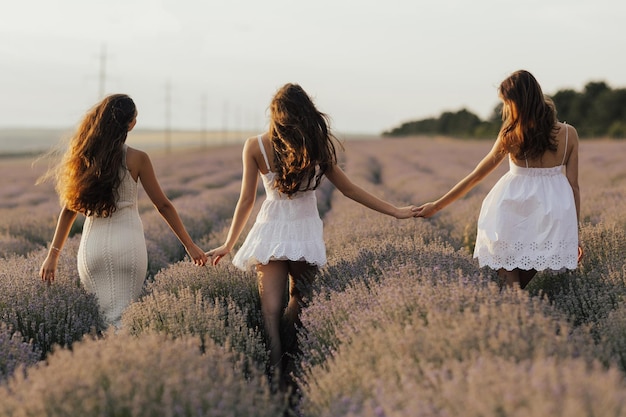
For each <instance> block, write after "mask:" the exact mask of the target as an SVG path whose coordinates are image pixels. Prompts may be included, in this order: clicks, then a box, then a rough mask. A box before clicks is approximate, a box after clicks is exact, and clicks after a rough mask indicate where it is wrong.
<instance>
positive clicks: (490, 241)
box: [419, 70, 582, 288]
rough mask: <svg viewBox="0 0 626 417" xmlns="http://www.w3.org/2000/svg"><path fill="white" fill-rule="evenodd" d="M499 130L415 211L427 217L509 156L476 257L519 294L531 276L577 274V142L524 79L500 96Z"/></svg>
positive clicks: (517, 76)
mask: <svg viewBox="0 0 626 417" xmlns="http://www.w3.org/2000/svg"><path fill="white" fill-rule="evenodd" d="M499 96H500V99H501V100H502V103H503V108H502V120H503V123H502V127H501V129H500V133H499V135H498V138H497V139H496V142H495V144H494V145H493V147H492V149H491V151H490V152H489V153H488V154H487V156H485V157H484V158H483V160H482V161H481V162H480V163H479V164H478V165H477V166H476V168H475V169H474V170H473V171H472V172H471V173H470V174H469V175H468V176H466V177H465V178H464V179H463V180H461V181H460V182H459V183H458V184H456V185H455V186H454V187H453V188H452V189H451V190H450V191H449V192H448V193H446V194H445V195H444V196H443V197H441V198H440V199H438V200H436V201H434V202H431V203H427V204H424V205H422V206H420V208H419V216H420V217H430V216H432V215H433V214H435V213H436V212H437V211H439V210H441V209H443V208H444V207H446V206H447V205H448V204H450V203H452V202H453V201H455V200H456V199H458V198H460V197H462V196H463V195H465V194H466V193H467V192H468V191H469V190H471V189H472V188H473V187H474V186H475V185H476V184H478V183H479V182H480V181H481V180H482V179H483V178H485V177H486V176H487V175H488V174H489V173H491V172H492V171H493V170H494V169H495V168H496V167H497V166H498V165H499V164H500V163H501V162H502V161H503V160H504V159H505V157H507V156H508V159H509V166H510V170H509V172H507V173H506V174H505V175H504V176H502V178H500V180H499V181H498V182H497V183H496V184H495V185H494V187H493V188H492V189H491V191H490V192H489V194H488V195H487V197H486V198H485V200H484V201H483V204H482V208H481V210H480V215H479V218H478V232H477V236H476V247H475V249H474V257H475V258H478V262H479V264H480V266H481V267H483V266H488V267H490V268H493V269H496V270H498V275H499V276H500V278H501V280H502V282H503V283H505V284H507V285H510V286H513V285H519V287H521V288H525V287H526V286H527V285H528V283H529V282H530V280H531V279H532V278H533V277H534V276H535V274H536V273H537V271H541V270H545V269H552V270H560V269H563V268H567V269H575V268H576V267H577V265H578V262H579V260H580V257H582V248H581V247H580V246H579V242H578V219H579V216H580V192H579V187H578V134H577V133H576V129H574V127H572V126H569V125H567V124H565V123H560V122H558V121H557V118H556V109H555V108H554V104H553V102H552V100H550V99H549V98H547V97H545V96H544V95H543V93H542V90H541V87H540V86H539V83H538V82H537V80H536V79H535V77H534V76H533V75H532V74H531V73H529V72H528V71H524V70H520V71H516V72H514V73H513V74H512V75H510V76H509V77H508V78H506V79H505V80H504V81H503V82H502V83H501V84H500V88H499Z"/></svg>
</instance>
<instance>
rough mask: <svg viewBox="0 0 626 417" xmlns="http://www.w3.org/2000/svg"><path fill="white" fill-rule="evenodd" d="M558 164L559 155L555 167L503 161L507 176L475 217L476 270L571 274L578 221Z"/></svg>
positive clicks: (566, 183)
mask: <svg viewBox="0 0 626 417" xmlns="http://www.w3.org/2000/svg"><path fill="white" fill-rule="evenodd" d="M566 129H567V126H566ZM566 132H567V130H566ZM565 138H566V146H565V149H567V133H566V135H565ZM564 163H565V155H564V156H563V162H562V163H561V165H559V166H556V167H551V168H528V167H526V168H525V167H521V166H518V165H515V164H514V163H513V161H512V160H511V159H510V158H509V167H510V169H509V172H507V173H506V174H505V175H504V176H502V178H500V180H498V182H497V183H496V185H495V186H494V187H493V188H492V189H491V191H490V192H489V194H487V197H485V200H484V201H483V204H482V207H481V210H480V215H479V217H478V232H477V235H476V246H475V249H474V258H477V259H478V262H479V265H480V266H481V267H483V266H488V267H490V268H493V269H501V268H504V269H506V270H508V271H511V270H513V269H515V268H519V269H523V270H531V269H535V270H537V271H542V270H545V269H551V270H561V269H563V268H567V269H576V266H577V264H578V220H577V216H576V205H575V203H574V193H573V191H572V187H571V186H570V184H569V182H568V180H567V177H566V176H565V173H564V170H565V166H564Z"/></svg>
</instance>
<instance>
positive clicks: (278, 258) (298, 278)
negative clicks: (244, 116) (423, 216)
mask: <svg viewBox="0 0 626 417" xmlns="http://www.w3.org/2000/svg"><path fill="white" fill-rule="evenodd" d="M334 140H335V139H334V136H333V135H332V133H331V132H330V128H329V124H328V119H327V117H326V115H325V114H324V113H321V112H320V111H318V110H317V108H316V107H315V105H314V104H313V102H312V101H311V99H310V97H309V96H308V95H307V93H306V92H305V91H304V90H303V89H302V88H301V87H300V86H299V85H297V84H286V85H284V86H283V87H282V88H280V89H279V90H278V92H277V93H276V94H275V95H274V98H273V99H272V102H271V104H270V126H269V132H267V133H265V134H262V135H259V136H257V137H252V138H249V139H248V140H247V141H246V143H245V145H244V148H243V155H242V159H243V178H242V184H241V194H240V197H239V201H238V203H237V206H236V208H235V213H234V216H233V221H232V224H231V226H230V230H229V232H228V236H227V239H226V243H224V244H223V245H222V246H220V247H218V248H216V249H213V250H211V251H209V252H207V255H209V256H210V257H211V258H212V263H213V264H214V265H216V264H217V263H218V262H219V260H220V259H221V258H222V257H224V256H225V255H226V254H228V253H230V252H231V251H232V250H233V248H234V246H235V243H237V240H238V239H239V236H240V234H241V232H242V230H243V228H244V226H245V224H246V222H247V221H248V218H249V216H250V213H251V211H252V208H253V205H254V201H255V196H256V190H257V181H258V177H259V174H260V176H261V178H262V179H263V185H264V187H265V192H266V196H267V197H266V199H265V201H264V202H263V204H262V206H261V209H260V211H259V213H258V215H257V218H256V222H255V223H254V225H253V227H252V229H251V230H250V232H249V234H248V236H247V237H246V239H245V241H244V243H243V245H242V246H241V248H240V249H239V251H238V252H237V254H236V255H235V256H234V258H233V264H235V266H237V267H238V268H240V269H242V270H251V269H253V268H255V269H256V273H257V277H258V285H259V294H260V297H261V309H262V314H263V320H264V326H265V330H266V333H267V335H268V338H269V347H270V349H269V350H270V361H271V363H270V372H271V374H270V376H271V375H272V374H273V373H274V372H278V373H279V374H280V375H281V377H282V378H281V379H280V380H279V381H280V383H281V384H282V386H281V388H285V383H286V381H285V379H284V378H285V377H286V375H285V373H284V372H283V371H284V366H285V365H286V362H287V361H288V360H289V359H290V358H289V357H288V356H287V357H284V356H283V352H284V351H285V350H287V348H288V347H287V346H283V345H285V344H286V343H285V341H281V339H280V334H281V332H280V322H281V317H283V316H284V318H285V320H286V322H287V325H288V326H289V329H288V330H289V331H290V332H291V331H294V329H295V325H296V324H297V323H298V320H299V314H300V309H301V306H302V301H303V296H304V295H305V293H306V292H307V290H308V289H309V285H308V284H309V283H310V281H311V279H313V277H314V275H315V273H316V271H317V268H319V267H321V266H323V265H324V264H325V263H326V249H325V245H324V240H323V233H322V220H321V219H320V215H319V213H318V210H317V200H316V197H315V189H316V188H317V187H318V185H319V184H320V181H321V180H322V177H323V176H325V177H326V178H328V179H329V180H330V182H331V183H333V184H334V185H335V187H337V189H339V191H341V192H342V193H343V194H344V195H345V196H347V197H348V198H351V199H352V200H354V201H356V202H358V203H360V204H363V205H364V206H366V207H368V208H370V209H372V210H376V211H378V212H381V213H384V214H387V215H390V216H393V217H396V218H398V219H403V218H410V217H413V216H414V215H415V210H417V207H415V206H407V207H402V208H399V207H396V206H394V205H392V204H390V203H388V202H386V201H383V200H381V199H379V198H378V197H376V196H374V195H372V194H370V193H369V192H367V191H365V190H364V189H362V188H360V187H359V186H357V185H355V184H354V183H352V182H351V181H350V179H349V178H348V177H347V176H346V174H345V173H344V172H343V170H342V169H341V168H340V167H339V166H338V165H337V156H336V153H335V145H334ZM287 286H289V302H288V305H287V307H286V308H284V307H283V300H284V295H285V291H286V288H287ZM283 313H284V315H283Z"/></svg>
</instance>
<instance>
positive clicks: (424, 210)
mask: <svg viewBox="0 0 626 417" xmlns="http://www.w3.org/2000/svg"><path fill="white" fill-rule="evenodd" d="M505 155H506V153H505V152H503V151H502V146H501V141H500V138H499V137H498V139H497V140H496V142H495V143H494V145H493V147H492V148H491V151H489V153H488V154H487V155H486V156H485V157H484V158H483V159H482V161H480V162H479V163H478V165H476V168H474V170H473V171H472V172H471V173H470V174H469V175H467V176H466V177H465V178H463V179H462V180H461V181H459V182H458V183H457V184H456V185H455V186H454V187H452V189H450V191H448V192H447V193H446V194H444V195H443V196H442V197H441V198H440V199H438V200H436V201H434V202H431V203H426V204H424V205H422V206H420V207H419V214H418V217H431V216H432V215H434V214H435V213H437V212H438V211H439V210H442V209H443V208H444V207H446V206H447V205H449V204H450V203H452V202H453V201H455V200H457V199H459V198H461V197H463V196H464V195H465V194H467V193H468V192H469V191H470V190H471V189H472V188H474V187H475V186H476V185H477V184H478V183H480V182H481V181H482V180H483V179H484V178H485V177H486V176H487V175H489V174H490V173H491V172H493V170H494V169H496V168H497V167H498V165H500V163H501V162H502V160H503V159H504V157H505Z"/></svg>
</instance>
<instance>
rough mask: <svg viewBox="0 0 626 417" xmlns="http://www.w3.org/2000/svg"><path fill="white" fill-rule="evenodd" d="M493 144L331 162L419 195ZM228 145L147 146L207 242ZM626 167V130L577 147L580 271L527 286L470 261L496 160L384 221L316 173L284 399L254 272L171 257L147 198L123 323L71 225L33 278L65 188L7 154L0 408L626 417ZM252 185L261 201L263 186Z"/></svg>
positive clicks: (227, 186)
mask: <svg viewBox="0 0 626 417" xmlns="http://www.w3.org/2000/svg"><path fill="white" fill-rule="evenodd" d="M129 144H130V145H131V146H132V145H133V143H132V137H131V138H129ZM491 145H492V143H491V142H481V141H460V140H453V139H447V138H434V139H427V138H407V139H386V140H378V141H376V140H374V141H372V140H368V141H357V140H355V141H348V142H346V143H345V146H346V152H342V153H341V154H340V156H339V157H340V160H341V164H342V166H343V167H344V169H345V170H346V172H347V173H348V175H349V176H350V177H351V178H352V179H353V180H354V181H355V182H356V183H358V184H360V185H361V186H363V187H364V188H366V189H368V190H369V191H372V192H374V193H375V194H377V195H379V196H382V197H384V198H386V199H388V200H390V201H392V202H394V203H396V204H398V205H400V204H402V205H404V204H408V203H413V204H421V203H423V202H426V201H429V200H431V199H434V198H436V197H438V196H439V195H440V194H441V193H443V192H445V191H447V189H448V188H449V187H450V186H452V185H453V184H455V183H456V181H458V180H459V179H460V178H461V177H463V176H464V175H466V174H467V173H468V172H469V171H470V170H471V169H472V168H473V167H474V166H475V164H476V163H477V162H478V161H479V160H480V159H481V158H482V156H483V155H484V154H485V153H486V152H487V151H488V150H489V149H490V147H491ZM240 152H241V146H240V145H228V146H223V147H215V148H209V149H202V150H195V151H193V150H186V151H177V152H174V153H171V154H160V153H156V152H155V153H151V157H152V159H153V164H154V166H155V169H156V170H157V175H158V177H159V179H160V181H161V184H162V186H163V188H164V189H165V191H166V194H167V195H168V196H169V197H170V198H171V199H172V200H173V202H174V204H175V205H176V207H177V209H178V210H179V213H180V214H181V217H182V218H183V221H184V223H185V225H186V226H187V228H188V230H189V231H190V233H191V234H192V237H194V238H195V239H196V241H197V242H198V243H199V244H200V246H202V247H204V248H205V249H206V250H208V249H211V248H213V247H215V246H217V245H219V244H221V243H222V242H223V240H224V238H225V236H226V233H227V230H228V226H229V221H230V216H232V212H233V209H234V205H235V203H236V201H237V197H238V193H239V186H240V178H241V156H240ZM624 160H626V142H624V141H621V142H620V141H588V142H582V143H581V147H580V185H581V196H582V205H581V217H582V227H581V233H580V236H581V243H582V245H583V247H584V249H585V257H584V259H583V260H582V262H581V264H580V267H579V268H578V269H577V270H576V271H574V272H552V273H540V274H538V275H537V277H536V278H535V279H534V280H533V281H532V282H531V284H530V285H529V287H528V289H527V290H524V291H521V290H504V291H501V290H500V287H499V285H498V282H497V279H496V275H495V273H494V272H492V271H489V270H488V269H479V268H478V265H477V263H476V262H475V261H474V260H473V259H472V255H471V253H472V250H473V242H474V236H475V229H476V219H477V217H478V212H479V209H480V204H481V202H482V199H483V198H484V196H485V195H486V193H487V192H488V190H489V188H490V187H491V186H492V185H493V184H494V183H495V181H497V179H498V178H499V176H500V175H501V174H502V173H504V172H505V171H506V169H507V167H506V166H505V165H502V166H501V167H500V168H499V169H498V171H497V172H495V173H493V174H492V175H491V176H490V177H488V178H487V179H486V180H485V181H484V182H483V183H482V184H481V185H479V186H478V187H477V188H476V189H474V190H473V191H472V192H471V193H470V194H469V195H468V196H466V197H465V198H464V199H462V200H459V201H457V202H455V203H454V204H453V205H451V206H450V207H448V208H447V209H446V210H444V211H443V212H442V213H440V214H438V215H437V216H436V217H435V218H433V219H429V220H424V219H410V220H396V219H392V218H389V217H386V216H383V215H381V214H378V213H375V212H372V211H369V210H367V209H365V208H363V207H361V206H360V205H358V204H356V203H354V202H353V201H351V200H348V199H347V198H345V197H344V196H342V195H341V194H340V193H339V192H338V191H336V190H335V189H334V188H333V187H332V185H330V184H329V183H328V182H326V183H324V184H323V186H322V187H321V188H320V189H319V190H318V203H319V209H320V213H321V214H322V216H323V220H324V225H325V239H326V243H327V250H328V260H329V262H328V265H327V266H326V267H325V268H324V269H322V271H321V272H320V274H319V276H318V277H317V280H316V281H315V283H314V286H315V294H314V297H313V298H312V299H311V300H310V303H309V304H308V307H307V308H306V309H305V310H304V312H303V316H302V321H303V329H302V330H301V332H300V333H299V342H300V345H301V348H302V355H301V357H299V358H298V367H297V368H298V369H297V371H298V383H299V388H300V392H299V393H298V404H297V405H296V406H295V407H293V405H292V406H290V405H289V399H288V398H287V397H286V396H285V395H284V394H280V393H275V392H273V391H272V390H271V389H270V387H269V384H268V382H267V380H266V378H265V377H264V370H265V362H266V360H267V358H268V354H267V351H266V349H265V344H264V338H265V335H264V333H263V327H262V324H261V317H260V307H259V297H258V294H257V289H256V282H255V276H254V275H253V274H250V273H242V272H240V271H238V270H236V269H235V268H234V267H233V266H232V265H230V264H229V263H228V262H222V263H220V265H219V266H218V267H212V266H207V267H196V266H194V265H193V264H192V263H191V262H189V261H188V260H186V259H184V250H183V248H182V246H181V245H180V244H179V243H178V241H177V240H176V238H175V236H174V235H173V233H171V232H170V231H169V229H168V227H167V225H166V224H165V223H164V222H163V221H162V220H161V219H160V217H159V215H158V213H157V212H156V210H155V209H154V208H153V207H152V206H151V204H150V202H149V200H148V199H147V198H146V196H145V195H144V194H140V203H139V206H140V213H141V216H142V221H143V223H144V228H145V235H146V240H147V244H148V252H149V253H148V257H149V276H148V279H147V283H146V292H145V296H144V297H143V298H142V299H141V300H138V301H137V302H135V303H133V304H132V305H131V306H130V307H129V308H128V310H127V311H126V313H125V314H124V316H123V318H122V320H123V329H122V330H121V331H119V332H117V333H115V332H113V331H111V330H106V329H104V328H103V324H102V318H101V317H100V313H99V311H98V308H97V304H96V301H95V299H94V298H93V297H92V296H91V295H89V294H87V293H85V292H84V291H83V289H82V288H81V286H80V284H79V281H78V273H77V270H76V266H75V264H76V251H77V247H78V242H79V239H80V232H81V224H82V220H79V221H78V222H77V224H76V226H75V227H74V229H73V230H72V232H71V237H70V239H69V240H68V242H67V244H66V245H65V248H64V250H63V254H62V255H61V259H60V263H59V272H58V274H57V281H56V282H55V283H54V284H53V285H52V286H46V285H44V284H42V283H41V282H40V280H39V278H38V276H37V272H38V269H39V266H40V264H41V262H42V260H43V259H44V257H45V254H46V245H47V244H48V242H49V241H50V239H51V238H52V234H53V232H54V227H55V222H56V217H57V214H58V211H59V204H58V200H57V197H56V194H55V193H54V190H53V186H52V184H50V183H46V184H43V185H38V186H35V185H34V183H35V180H36V178H37V177H38V176H39V175H40V174H41V173H42V172H43V171H44V170H45V169H46V166H45V164H36V165H35V166H34V167H33V166H32V162H33V161H32V159H28V158H12V159H3V160H2V164H1V165H0V178H2V183H1V184H2V185H1V186H0V322H1V324H0V398H1V399H2V400H1V401H0V415H2V416H44V415H45V416H280V415H289V413H296V410H297V413H298V415H302V416H311V417H312V416H316V417H318V416H329V417H330V416H333V417H334V416H366V417H369V416H371V417H381V416H388V417H392V416H393V417H405V416H406V417H409V416H411V417H415V416H417V417H420V416H441V417H443V416H446V417H449V416H464V417H473V416H475V417H478V416H482V417H489V416H494V417H495V416H498V417H501V416H525V417H527V416H530V417H534V416H537V417H545V416H567V417H578V416H626V381H625V379H624V377H625V375H626V306H625V305H624V302H623V301H624V296H625V295H626V262H625V254H626V231H625V227H626V210H624V206H625V204H626V169H625V168H624ZM259 185H260V184H259ZM259 196H260V197H261V198H259V199H258V200H257V207H258V206H260V203H261V201H262V196H263V191H262V188H259ZM254 215H255V213H253V216H254ZM251 224H252V219H251V221H250V222H249V225H248V228H249V227H250V226H251ZM99 332H104V337H101V336H98V333H99ZM292 401H293V399H292Z"/></svg>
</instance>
